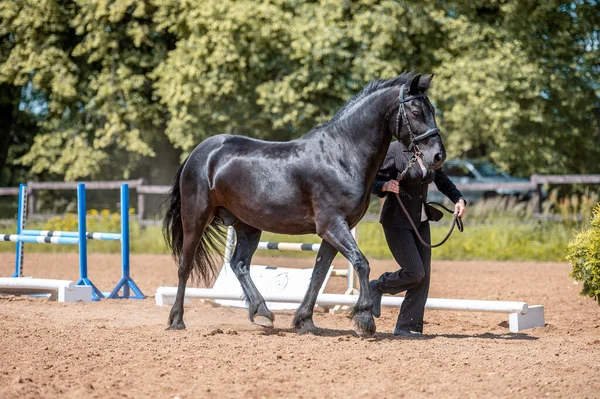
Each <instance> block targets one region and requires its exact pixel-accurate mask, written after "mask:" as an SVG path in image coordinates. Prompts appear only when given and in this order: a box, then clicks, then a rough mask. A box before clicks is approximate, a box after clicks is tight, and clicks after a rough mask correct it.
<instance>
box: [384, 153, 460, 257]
mask: <svg viewBox="0 0 600 399" xmlns="http://www.w3.org/2000/svg"><path fill="white" fill-rule="evenodd" d="M416 160H417V157H416V156H413V157H412V158H411V159H410V161H409V162H408V166H407V167H406V168H405V169H404V170H403V171H402V173H401V174H400V176H399V177H398V183H400V180H402V179H404V177H405V176H406V173H408V170H409V169H410V168H412V166H413V165H414V163H415V162H416ZM395 195H396V199H397V200H398V203H399V204H400V207H401V208H402V211H403V212H404V215H406V218H407V219H408V222H409V223H410V225H411V226H412V228H413V230H414V231H415V234H416V236H417V238H418V239H419V241H421V244H423V245H424V246H425V247H427V248H437V247H440V246H442V245H443V244H444V243H445V242H446V241H448V238H450V235H452V232H453V231H454V227H455V226H458V231H460V232H461V233H462V232H463V231H464V229H465V227H464V225H463V221H462V219H461V218H459V217H458V215H457V214H456V213H454V211H452V210H450V209H448V208H446V207H445V206H444V205H442V204H440V203H438V202H428V203H427V204H429V205H436V206H439V207H440V208H443V209H444V210H445V211H446V212H448V213H452V214H454V220H453V221H452V226H450V231H449V232H448V234H446V237H444V239H443V240H442V241H441V242H439V243H437V244H428V243H426V242H425V240H423V237H421V234H419V231H418V229H417V226H415V223H414V222H413V221H412V218H411V217H410V215H409V214H408V211H407V210H406V208H405V207H404V204H403V203H402V200H401V199H400V195H399V194H398V193H395Z"/></svg>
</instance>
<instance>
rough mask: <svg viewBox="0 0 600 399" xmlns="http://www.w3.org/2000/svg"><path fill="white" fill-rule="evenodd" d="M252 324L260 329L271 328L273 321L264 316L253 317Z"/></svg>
mask: <svg viewBox="0 0 600 399" xmlns="http://www.w3.org/2000/svg"><path fill="white" fill-rule="evenodd" d="M252 322H253V323H254V324H257V325H259V326H261V327H265V328H273V320H271V319H269V318H268V317H265V316H254V320H252Z"/></svg>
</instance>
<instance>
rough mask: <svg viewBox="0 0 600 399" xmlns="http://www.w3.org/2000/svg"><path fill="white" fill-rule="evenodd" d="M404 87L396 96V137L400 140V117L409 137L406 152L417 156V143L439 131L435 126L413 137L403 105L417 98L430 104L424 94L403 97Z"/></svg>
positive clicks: (418, 150)
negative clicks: (398, 104)
mask: <svg viewBox="0 0 600 399" xmlns="http://www.w3.org/2000/svg"><path fill="white" fill-rule="evenodd" d="M404 87H405V85H402V86H400V93H399V94H398V101H399V102H400V106H399V107H398V116H397V117H396V132H397V137H398V138H400V117H402V123H403V124H404V125H406V129H407V130H408V135H409V137H410V145H409V146H408V150H409V151H412V152H414V153H415V155H417V156H418V155H420V154H421V150H420V149H419V146H418V145H417V143H418V142H419V141H422V140H425V139H426V138H428V137H431V136H435V135H436V134H440V129H439V128H438V127H437V126H435V127H432V128H429V129H427V131H426V132H425V133H422V134H420V135H418V136H415V134H414V133H413V131H412V127H411V126H410V122H409V121H408V117H407V116H406V108H405V107H404V104H405V103H407V102H409V101H412V100H415V99H417V98H424V99H425V100H426V101H427V102H428V103H429V104H430V105H431V102H429V99H428V98H427V95H425V94H416V95H414V96H409V97H404ZM432 108H433V106H432Z"/></svg>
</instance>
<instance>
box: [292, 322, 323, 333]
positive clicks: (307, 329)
mask: <svg viewBox="0 0 600 399" xmlns="http://www.w3.org/2000/svg"><path fill="white" fill-rule="evenodd" d="M297 334H298V335H305V334H310V335H319V329H318V328H317V326H315V325H314V323H313V322H312V321H305V322H304V323H302V326H301V327H300V328H298V329H297Z"/></svg>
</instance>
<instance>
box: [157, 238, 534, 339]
mask: <svg viewBox="0 0 600 399" xmlns="http://www.w3.org/2000/svg"><path fill="white" fill-rule="evenodd" d="M355 234H356V231H355V230H354V229H353V235H354V237H355V239H357V238H358V237H357V236H356V235H355ZM234 241H235V233H234V230H233V228H231V227H230V228H229V229H228V231H227V242H226V245H225V253H224V257H225V262H229V261H230V259H231V256H232V252H233V245H234ZM319 247H320V244H299V243H268V242H260V243H259V246H258V248H259V249H280V250H292V251H294V250H295V251H301V250H304V251H318V250H319ZM332 275H334V276H341V277H346V278H347V279H348V285H347V287H348V289H347V291H346V293H345V294H324V293H321V294H320V295H319V296H318V298H317V303H318V304H319V306H321V307H323V308H326V309H328V308H333V309H339V308H340V307H349V306H353V305H354V304H355V303H356V301H357V300H358V295H356V294H357V292H356V291H355V290H356V288H355V287H354V279H355V273H354V268H353V266H352V264H350V263H349V264H348V269H347V270H333V271H332ZM176 294H177V287H158V289H157V290H156V294H155V301H156V305H157V306H165V305H168V304H172V303H173V302H174V299H175V295H176ZM185 296H186V299H189V298H198V299H212V300H215V299H216V300H242V299H243V298H242V297H241V296H240V295H239V294H236V293H232V292H223V291H217V290H215V289H210V288H187V289H186V292H185ZM263 297H264V299H265V301H267V302H287V303H301V302H302V300H303V299H304V295H297V296H296V295H284V294H269V293H265V294H263ZM403 300H404V298H403V297H397V296H384V297H383V298H382V300H381V306H383V307H393V308H396V309H397V308H399V307H400V305H401V304H402V301H403ZM425 307H426V308H427V309H432V310H451V311H468V312H494V313H507V314H509V330H510V332H512V333H516V332H519V331H522V330H526V329H529V328H535V327H544V326H545V318H544V306H542V305H536V306H528V305H527V304H526V303H525V302H508V301H486V300H470V299H438V298H429V299H428V300H427V303H426V304H425Z"/></svg>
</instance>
